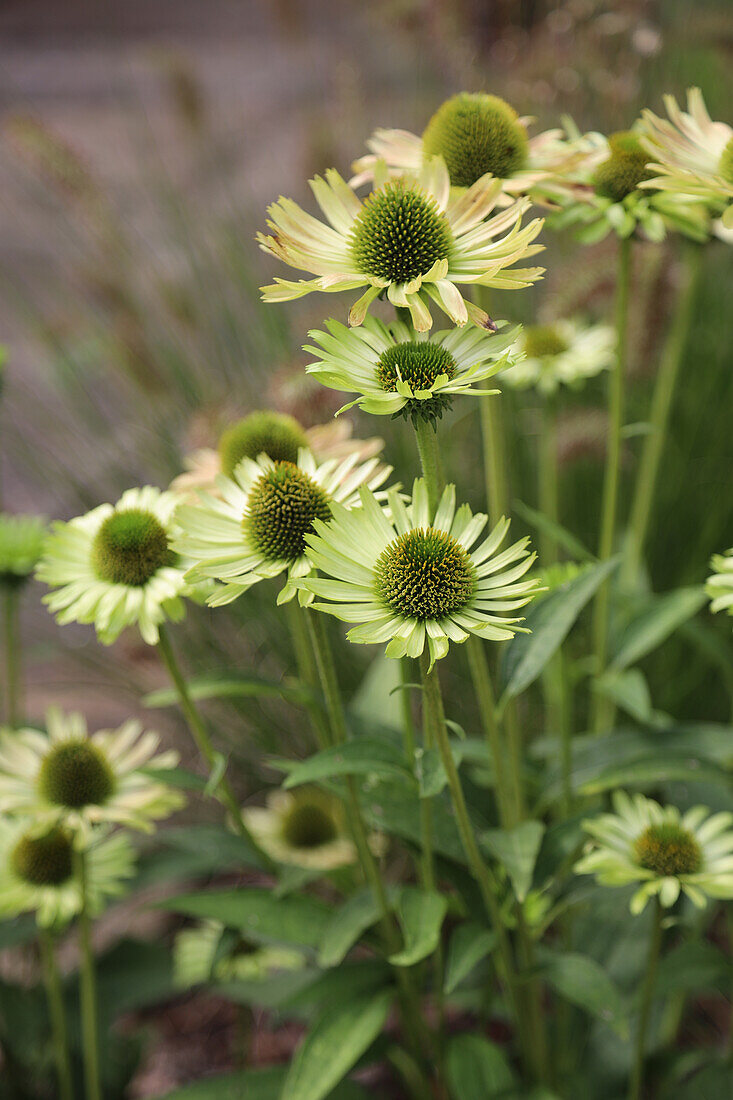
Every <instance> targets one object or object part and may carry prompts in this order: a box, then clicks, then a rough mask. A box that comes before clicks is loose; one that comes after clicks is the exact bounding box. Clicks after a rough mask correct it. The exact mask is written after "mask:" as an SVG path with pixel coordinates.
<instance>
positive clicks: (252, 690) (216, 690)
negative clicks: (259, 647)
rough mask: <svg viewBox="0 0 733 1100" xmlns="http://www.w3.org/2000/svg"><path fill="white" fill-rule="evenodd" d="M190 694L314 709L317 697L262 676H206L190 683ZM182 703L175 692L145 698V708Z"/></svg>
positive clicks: (165, 690)
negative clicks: (282, 701) (275, 701)
mask: <svg viewBox="0 0 733 1100" xmlns="http://www.w3.org/2000/svg"><path fill="white" fill-rule="evenodd" d="M187 686H188V690H189V692H190V694H191V697H192V698H193V699H196V700H197V701H202V700H205V699H242V698H264V699H285V700H286V701H287V702H289V703H297V704H299V705H301V706H308V705H311V706H312V705H313V704H314V703H316V702H317V701H318V700H317V697H316V696H315V694H314V693H313V691H312V690H311V689H310V688H309V687H306V685H305V684H300V683H298V682H296V681H294V680H263V679H261V678H260V677H258V676H240V675H238V674H237V673H227V674H226V675H225V676H221V677H217V676H205V677H201V678H199V679H195V680H189V681H188V684H187ZM178 702H179V699H178V692H177V691H176V690H175V688H161V689H160V690H159V691H151V692H150V693H149V694H148V695H146V696H144V698H143V706H145V707H151V708H157V707H173V706H177V705H178Z"/></svg>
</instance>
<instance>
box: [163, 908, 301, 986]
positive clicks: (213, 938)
mask: <svg viewBox="0 0 733 1100" xmlns="http://www.w3.org/2000/svg"><path fill="white" fill-rule="evenodd" d="M265 931H266V930H265ZM304 965H305V958H304V956H303V955H302V954H301V952H300V951H293V950H292V949H290V948H287V947H276V946H270V945H268V944H257V943H253V942H251V941H249V940H245V939H244V938H243V937H242V936H241V935H239V934H237V933H234V932H230V931H229V930H228V929H225V928H224V925H222V924H219V923H218V922H216V921H205V922H204V923H202V924H198V925H196V927H195V928H184V929H183V930H182V931H181V932H179V933H178V934H177V936H176V938H175V942H174V944H173V981H174V983H175V985H176V986H177V987H178V988H179V989H190V987H191V986H193V985H201V984H202V983H204V982H211V981H219V982H237V981H239V982H246V981H258V980H264V979H265V978H268V977H269V976H270V975H271V974H273V973H274V972H275V971H278V970H300V969H301V968H302V967H303V966H304Z"/></svg>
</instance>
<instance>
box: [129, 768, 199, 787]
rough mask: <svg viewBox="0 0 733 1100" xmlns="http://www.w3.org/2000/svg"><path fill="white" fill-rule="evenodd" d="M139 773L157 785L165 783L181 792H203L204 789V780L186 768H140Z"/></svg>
mask: <svg viewBox="0 0 733 1100" xmlns="http://www.w3.org/2000/svg"><path fill="white" fill-rule="evenodd" d="M140 771H141V772H142V773H143V775H147V776H150V778H151V779H155V780H156V782H158V783H167V784H168V786H169V787H177V788H178V789H179V790H181V791H202V792H203V790H204V788H205V787H206V780H205V779H202V778H201V776H200V775H194V773H193V772H190V771H188V770H187V769H186V768H141V769H140Z"/></svg>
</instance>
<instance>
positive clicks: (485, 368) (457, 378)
mask: <svg viewBox="0 0 733 1100" xmlns="http://www.w3.org/2000/svg"><path fill="white" fill-rule="evenodd" d="M326 330H327V331H326V332H322V331H319V330H317V329H316V330H313V331H312V332H310V333H309V335H310V337H311V338H312V339H313V340H314V341H316V343H315V345H306V347H305V349H304V350H305V351H308V352H310V353H311V354H313V355H316V356H318V359H317V361H316V362H315V363H311V364H309V366H307V367H306V370H307V371H308V373H309V374H313V375H315V377H316V378H318V379H319V380H320V381H321V382H323V383H324V385H326V386H331V387H333V389H337V390H347V391H351V392H356V393H358V394H360V395H361V396H359V397H357V398H356V400H355V401H353V402H350V404H349V405H345V406H344V408H345V409H347V408H350V407H351V405H359V406H361V408H362V409H364V411H365V412H369V413H385V414H386V413H390V414H391V415H392V416H397V415H402V416H405V417H408V416H410V417H412V419H413V421H417V420H421V419H422V420H432V421H435V420H436V419H437V418H438V417H440V416H442V414H443V412H444V411H445V410H446V409H447V408H450V406H451V403H452V399H453V397H454V395H456V394H460V393H463V394H475V395H486V394H491V393H498V390H485V389H481V388H479V389H474V388H473V387H474V385H475V384H476V383H477V382H482V381H484V379H486V378H489V377H490V376H491V375H492V374H496V372H497V371H499V370H501V368H502V367H504V366H506V364H507V362H508V361H511V360H510V358H509V353H508V351H507V349H508V348H510V347H511V345H512V343H513V341H514V339H515V337H516V335H517V332H518V331H519V330H518V329H517V328H516V327H515V328H511V329H505V330H503V331H501V332H499V333H497V334H496V335H487V334H486V333H484V332H483V331H482V330H481V329H477V328H473V327H471V328H465V329H450V330H449V331H446V332H434V333H430V334H427V333H420V332H415V331H414V329H412V328H410V326H409V325H406V324H404V323H403V322H402V321H394V322H393V323H392V324H389V325H386V324H384V322H382V321H378V320H377V319H376V318H374V317H367V319H366V320H365V322H364V324H363V325H362V326H361V328H358V329H348V328H346V326H345V325H342V324H340V322H338V321H326ZM341 411H343V410H341Z"/></svg>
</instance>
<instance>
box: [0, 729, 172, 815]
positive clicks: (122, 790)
mask: <svg viewBox="0 0 733 1100" xmlns="http://www.w3.org/2000/svg"><path fill="white" fill-rule="evenodd" d="M159 743H160V738H159V736H158V734H157V733H153V732H152V731H151V730H148V731H146V732H143V730H142V726H141V725H140V723H139V722H136V721H130V722H125V723H124V725H122V726H120V728H119V729H116V730H99V731H98V732H97V733H94V734H89V733H88V732H87V725H86V722H85V720H84V718H83V717H82V716H81V715H80V714H67V715H64V714H62V713H61V712H60V711H59V710H57V709H56V708H52V709H50V710H49V712H48V716H47V732H45V733H44V732H42V731H40V730H35V729H20V730H7V731H5V732H3V733H2V734H0V813H5V814H13V815H15V814H20V815H24V816H29V817H32V818H33V820H34V821H36V822H45V823H47V824H48V825H49V826H54V825H65V826H69V827H71V828H73V829H75V830H79V829H88V828H90V827H91V826H93V825H98V824H100V823H103V822H107V823H111V824H119V825H126V826H128V827H130V828H133V829H142V830H144V831H152V828H153V824H152V823H153V822H154V821H156V820H158V819H159V818H163V817H167V816H168V815H169V814H171V813H173V811H174V810H177V809H179V808H180V807H181V806H182V805H183V798H182V797H181V795H180V793H179V792H178V791H174V790H172V789H171V788H170V787H168V786H166V785H165V784H164V783H162V782H159V781H157V780H156V779H154V778H152V774H151V773H154V772H155V771H156V770H165V769H168V768H172V767H175V765H176V764H177V762H178V754H177V753H176V752H163V753H158V752H157V749H158V745H159ZM143 769H144V770H143Z"/></svg>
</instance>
